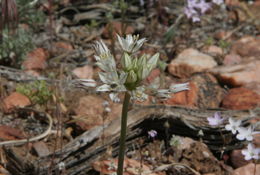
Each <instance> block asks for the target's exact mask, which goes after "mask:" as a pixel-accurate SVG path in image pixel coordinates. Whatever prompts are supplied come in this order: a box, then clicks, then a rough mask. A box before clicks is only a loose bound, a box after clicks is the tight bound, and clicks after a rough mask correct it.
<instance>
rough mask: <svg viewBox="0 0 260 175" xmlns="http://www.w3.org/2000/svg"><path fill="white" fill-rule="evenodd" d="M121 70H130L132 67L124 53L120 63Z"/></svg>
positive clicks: (129, 57)
mask: <svg viewBox="0 0 260 175" xmlns="http://www.w3.org/2000/svg"><path fill="white" fill-rule="evenodd" d="M121 64H122V67H123V69H126V70H130V69H131V65H132V58H131V56H129V55H128V54H127V53H126V52H125V53H124V56H123V58H122V61H121Z"/></svg>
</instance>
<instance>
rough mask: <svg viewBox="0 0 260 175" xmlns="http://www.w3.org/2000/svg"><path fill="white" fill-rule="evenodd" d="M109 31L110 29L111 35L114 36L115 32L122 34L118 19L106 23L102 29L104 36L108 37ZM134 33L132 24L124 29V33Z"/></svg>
mask: <svg viewBox="0 0 260 175" xmlns="http://www.w3.org/2000/svg"><path fill="white" fill-rule="evenodd" d="M110 31H112V36H113V37H115V36H116V34H118V35H120V36H122V34H123V32H122V23H121V22H119V21H112V22H111V23H108V24H107V25H106V27H105V29H104V31H103V33H102V34H103V36H104V37H105V38H109V37H110ZM133 33H134V28H133V27H132V26H129V25H128V26H127V28H126V30H125V34H133Z"/></svg>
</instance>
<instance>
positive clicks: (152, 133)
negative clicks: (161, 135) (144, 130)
mask: <svg viewBox="0 0 260 175" xmlns="http://www.w3.org/2000/svg"><path fill="white" fill-rule="evenodd" d="M148 136H149V137H150V138H154V137H156V136H157V131H155V130H150V131H148Z"/></svg>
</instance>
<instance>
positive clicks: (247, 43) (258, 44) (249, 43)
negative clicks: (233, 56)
mask: <svg viewBox="0 0 260 175" xmlns="http://www.w3.org/2000/svg"><path fill="white" fill-rule="evenodd" d="M231 52H232V53H237V54H239V55H241V56H242V57H254V58H260V57H259V55H260V38H254V37H251V36H246V37H243V38H241V39H240V40H238V41H237V42H235V43H234V44H233V46H232V49H231Z"/></svg>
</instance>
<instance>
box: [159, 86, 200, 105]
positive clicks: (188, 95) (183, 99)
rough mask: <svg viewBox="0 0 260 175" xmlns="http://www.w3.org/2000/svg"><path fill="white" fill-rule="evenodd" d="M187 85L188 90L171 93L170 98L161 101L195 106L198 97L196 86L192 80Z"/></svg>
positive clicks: (168, 103) (169, 103) (167, 103)
mask: <svg viewBox="0 0 260 175" xmlns="http://www.w3.org/2000/svg"><path fill="white" fill-rule="evenodd" d="M189 86H190V90H188V91H182V92H178V93H176V94H172V95H171V98H169V99H167V100H165V101H163V103H164V104H166V105H182V106H188V107H195V106H196V104H197V99H198V88H197V86H196V85H195V84H194V83H192V82H190V83H189Z"/></svg>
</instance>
